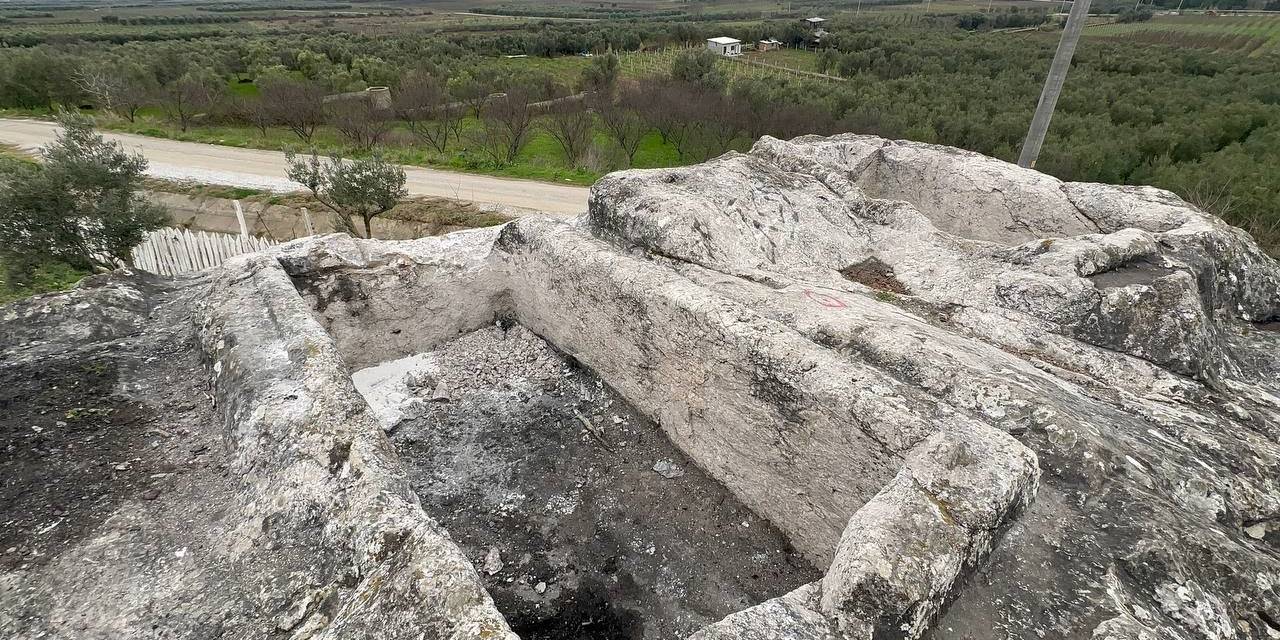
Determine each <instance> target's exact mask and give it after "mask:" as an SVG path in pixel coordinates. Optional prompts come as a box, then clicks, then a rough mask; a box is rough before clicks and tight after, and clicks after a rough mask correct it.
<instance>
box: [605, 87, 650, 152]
mask: <svg viewBox="0 0 1280 640" xmlns="http://www.w3.org/2000/svg"><path fill="white" fill-rule="evenodd" d="M592 102H593V105H594V109H595V112H596V114H597V115H599V116H600V124H601V126H602V127H603V128H604V131H605V133H606V134H608V135H609V139H611V140H613V143H614V144H616V145H618V148H619V149H621V150H622V153H623V155H625V156H626V157H627V166H631V164H632V163H634V162H635V159H636V151H638V150H639V149H640V142H641V141H642V140H644V136H645V134H647V133H649V131H650V126H649V124H648V123H647V122H645V119H644V118H643V117H642V116H641V113H642V112H643V111H644V109H645V106H646V104H647V102H648V98H647V94H646V92H644V91H643V90H642V89H641V88H640V86H639V85H636V84H627V85H625V86H623V87H620V88H619V89H618V92H617V95H616V96H610V95H608V94H605V93H600V94H596V96H595V99H594V100H593V101H592Z"/></svg>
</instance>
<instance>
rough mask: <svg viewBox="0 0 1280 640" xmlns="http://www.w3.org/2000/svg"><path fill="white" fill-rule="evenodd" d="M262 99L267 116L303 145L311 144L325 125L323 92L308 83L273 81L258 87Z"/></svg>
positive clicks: (290, 80) (287, 79)
mask: <svg viewBox="0 0 1280 640" xmlns="http://www.w3.org/2000/svg"><path fill="white" fill-rule="evenodd" d="M259 96H260V98H261V100H262V106H263V108H264V109H265V110H266V112H267V115H268V116H269V117H270V118H271V119H272V120H273V121H275V122H278V123H280V124H282V125H284V126H285V127H288V129H289V130H290V131H292V132H293V133H294V135H296V136H298V138H299V139H301V140H302V141H303V142H307V143H309V142H311V138H312V137H313V136H314V135H315V132H316V128H317V127H319V126H320V125H322V124H324V122H325V118H326V114H325V109H324V90H323V89H321V88H320V87H319V86H317V85H316V84H314V83H312V82H309V81H306V80H293V79H290V78H271V79H268V80H263V81H262V82H261V83H260V84H259Z"/></svg>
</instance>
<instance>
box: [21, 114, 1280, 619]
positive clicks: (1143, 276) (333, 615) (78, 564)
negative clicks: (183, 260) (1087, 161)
mask: <svg viewBox="0 0 1280 640" xmlns="http://www.w3.org/2000/svg"><path fill="white" fill-rule="evenodd" d="M87 313H92V314H93V315H92V317H91V318H89V319H88V320H86V315H85V314H87ZM0 314H3V317H2V318H0V322H2V324H0V349H3V353H4V365H3V367H2V368H0V375H3V376H4V379H5V381H6V384H4V385H3V387H2V388H4V389H6V392H5V393H7V394H9V395H8V396H6V397H5V399H4V406H6V407H16V408H18V411H9V412H7V413H6V417H5V418H4V421H3V423H2V424H3V425H4V433H5V437H6V439H7V445H6V451H7V453H6V458H5V463H4V464H5V466H4V471H5V477H6V483H5V485H4V491H5V492H6V498H8V499H7V500H5V501H4V502H3V504H5V505H14V506H12V507H9V506H6V507H5V510H6V513H5V514H4V517H3V518H0V522H2V523H3V525H0V535H3V538H4V539H3V541H2V542H0V547H3V548H4V549H3V550H4V553H5V555H4V556H3V562H2V563H0V569H2V570H3V573H2V574H0V602H3V604H4V606H2V607H0V631H3V632H4V634H5V635H6V636H12V637H32V638H34V637H40V636H41V635H45V636H49V635H53V636H59V637H76V638H97V637H113V638H127V637H139V638H142V637H159V636H163V635H173V636H181V637H194V638H199V637H209V638H213V637H268V636H274V637H289V638H345V637H385V638H401V637H404V638H418V637H427V638H503V637H506V638H512V637H515V636H516V634H517V633H519V634H520V636H521V637H526V638H541V637H546V638H560V637H610V638H657V637H681V636H688V637H692V638H698V639H700V640H707V639H712V638H714V639H720V638H726V639H727V638H741V639H765V638H829V639H839V638H872V637H875V638H923V637H931V638H988V637H995V636H1000V637H1019V638H1021V637H1037V638H1084V637H1091V638H1135V639H1136V638H1188V639H1190V638H1260V639H1261V638H1274V637H1276V636H1277V635H1280V622H1277V621H1280V595H1278V593H1277V585H1280V560H1277V557H1278V556H1277V553H1276V544H1277V541H1280V490H1278V488H1277V481H1278V480H1277V479H1278V478H1280V460H1278V457H1280V443H1278V442H1277V440H1278V431H1280V355H1278V354H1280V332H1276V331H1275V330H1274V328H1275V326H1276V323H1277V322H1278V320H1280V265H1277V263H1276V261H1275V260H1274V259H1272V258H1270V257H1268V256H1266V255H1264V254H1263V253H1262V252H1261V251H1260V250H1259V249H1258V247H1257V246H1256V244H1254V243H1253V241H1252V240H1251V239H1250V238H1249V237H1248V236H1247V235H1246V234H1244V233H1243V232H1241V231H1239V230H1238V229H1234V228H1232V227H1230V226H1228V225H1226V224H1224V223H1222V222H1221V221H1219V220H1217V219H1216V218H1213V217H1211V216H1208V215H1206V214H1204V213H1202V212H1200V211H1198V210H1196V209H1195V208H1193V207H1191V206H1189V205H1187V204H1185V203H1183V202H1182V201H1181V200H1178V199H1177V198H1176V197H1174V196H1172V195H1171V194H1169V193H1167V192H1163V191H1159V190H1156V189H1151V188H1140V187H1113V186H1105V185H1094V184H1079V183H1062V182H1060V181H1057V180H1055V179H1053V178H1051V177H1048V176H1045V175H1043V174H1039V173H1036V172H1034V171H1029V170H1024V169H1019V168H1017V167H1015V166H1012V165H1009V164H1007V163H1003V162H999V161H996V160H992V159H989V158H985V157H982V156H979V155H976V154H971V153H967V152H962V151H957V150H954V149H948V148H943V147H936V146H931V145H923V144H916V143H907V142H895V141H887V140H882V139H879V138H871V137H860V136H838V137H834V138H799V139H796V140H792V141H781V140H774V139H769V138H765V139H763V140H761V141H760V142H759V143H757V145H756V146H755V148H754V149H753V150H752V151H751V152H750V153H747V154H729V155H726V156H724V157H721V158H718V159H716V160H713V161H710V162H708V163H705V164H702V165H697V166H693V167H687V168H681V169H664V170H649V171H627V172H620V173H616V174H612V175H610V176H607V177H605V178H604V179H602V180H601V181H599V182H598V183H597V184H596V186H595V187H594V188H593V192H592V199H591V204H590V210H589V211H588V212H587V213H586V215H584V216H583V217H582V218H580V219H579V220H578V221H576V222H575V223H574V224H564V223H560V222H555V221H551V220H547V219H539V218H525V219H521V220H518V221H515V222H512V223H509V224H507V225H504V226H502V227H497V228H492V229H483V230H476V231H467V232H459V233H454V234H449V235H446V236H441V237H435V238H426V239H421V240H415V241H407V242H379V241H364V240H354V239H350V238H347V237H343V236H326V237H321V238H311V239H305V240H300V241H295V242H293V243H290V244H288V245H284V246H282V247H278V248H276V249H273V250H272V251H271V252H269V253H265V254H258V255H254V256H247V257H244V258H241V259H237V260H235V261H232V262H231V263H228V264H227V265H224V267H222V268H220V269H218V270H215V271H213V272H210V273H208V274H203V275H200V276H197V277H192V278H187V279H183V280H179V281H172V282H156V281H153V280H151V279H148V278H145V277H143V276H140V275H136V274H129V273H120V274H116V275H113V276H112V277H110V278H98V279H94V280H92V281H90V282H87V283H86V284H85V285H82V286H81V287H79V288H78V289H76V290H74V291H71V292H68V293H63V294H54V295H49V296H43V297H40V298H36V299H33V300H31V301H27V302H23V303H18V304H15V305H10V306H8V307H5V308H4V309H3V311H0ZM73 318H75V319H78V321H77V322H63V321H64V320H70V319H73ZM96 318H101V321H100V322H99V321H98V320H96ZM197 363H199V364H197ZM87 372H88V373H87ZM353 373H354V374H355V377H356V380H355V381H354V382H353V380H352V375H353ZM357 387H359V389H357ZM55 388H56V389H58V392H56V393H50V392H43V393H42V392H41V391H42V390H45V389H55ZM9 389H13V391H8V390H9ZM68 390H70V391H68ZM371 405H372V406H371ZM116 443H118V444H116ZM104 444H105V445H109V446H103V445H104ZM50 460H51V461H56V464H49V463H48V462H47V461H50ZM78 478H86V479H88V480H89V482H90V484H85V485H83V487H84V490H83V491H79V494H78V493H77V491H74V490H68V489H67V488H68V487H78V486H81V485H78V484H77V482H76V479H78ZM10 479H15V480H10ZM80 494H82V495H80ZM209 496H212V499H210V498H209ZM55 502H56V503H57V508H56V509H50V510H48V511H47V512H46V511H42V509H44V508H45V505H46V504H52V503H55ZM651 549H652V551H651Z"/></svg>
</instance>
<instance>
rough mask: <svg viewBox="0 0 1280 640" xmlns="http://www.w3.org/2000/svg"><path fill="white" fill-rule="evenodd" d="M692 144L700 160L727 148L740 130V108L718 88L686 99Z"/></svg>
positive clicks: (741, 118)
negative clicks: (689, 111) (692, 123)
mask: <svg viewBox="0 0 1280 640" xmlns="http://www.w3.org/2000/svg"><path fill="white" fill-rule="evenodd" d="M689 105H690V107H691V108H692V109H693V112H692V114H691V120H692V122H694V123H695V126H694V127H693V134H694V137H695V146H696V148H697V150H698V151H699V155H700V157H701V159H702V160H706V159H708V158H711V157H714V156H717V155H720V154H722V153H724V152H726V151H728V150H729V149H730V148H731V147H732V145H733V141H734V140H737V139H738V136H740V135H741V134H742V122H743V119H744V118H743V115H742V109H741V108H740V107H739V105H738V104H737V103H735V102H734V101H733V100H730V99H728V98H727V97H726V96H725V95H724V94H723V93H720V92H719V91H710V90H704V91H699V92H697V93H695V94H694V95H693V100H691V101H690V102H689Z"/></svg>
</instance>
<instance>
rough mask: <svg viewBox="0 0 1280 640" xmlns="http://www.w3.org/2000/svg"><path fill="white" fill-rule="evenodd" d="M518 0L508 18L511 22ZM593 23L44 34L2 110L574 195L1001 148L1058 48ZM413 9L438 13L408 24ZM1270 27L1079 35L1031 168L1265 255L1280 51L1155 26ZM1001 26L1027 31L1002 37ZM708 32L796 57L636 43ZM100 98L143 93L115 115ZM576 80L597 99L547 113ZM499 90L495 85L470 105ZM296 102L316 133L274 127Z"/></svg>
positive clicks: (975, 32) (948, 29)
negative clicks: (384, 99)
mask: <svg viewBox="0 0 1280 640" xmlns="http://www.w3.org/2000/svg"><path fill="white" fill-rule="evenodd" d="M881 4H883V3H881ZM513 6H514V5H511V6H508V7H505V8H503V9H505V10H507V11H508V12H509V13H517V12H516V11H515V10H514V9H513V8H512V7H513ZM896 6H897V5H892V4H891V5H887V6H882V7H881V8H894V7H896ZM721 8H723V7H721ZM500 10H501V9H500ZM388 11H389V10H388ZM579 13H581V12H579ZM590 13H592V19H590V20H582V19H576V20H577V21H570V20H567V19H558V20H530V19H524V20H522V21H520V20H519V19H518V18H506V17H504V18H472V19H473V20H478V22H467V23H452V22H448V23H446V22H439V23H436V26H435V27H434V28H433V30H429V31H428V30H425V29H424V30H414V29H413V28H411V26H405V27H403V28H402V29H399V30H393V31H390V32H387V33H377V34H365V33H362V32H360V28H362V27H360V25H365V24H366V23H365V22H360V21H359V20H354V19H353V20H351V21H342V20H339V21H338V22H337V23H336V24H335V25H333V26H332V28H328V29H326V28H324V27H323V26H320V25H317V24H316V23H315V21H309V22H307V23H306V25H307V26H306V29H305V30H304V29H301V28H299V29H291V28H284V27H273V28H271V29H270V30H269V32H263V33H258V32H252V31H246V32H244V33H226V34H222V35H214V36H210V37H194V38H192V39H188V40H171V41H163V42H146V41H131V42H126V43H123V44H114V43H106V42H90V41H85V40H76V39H74V38H67V39H58V40H56V41H42V43H40V44H36V45H33V46H26V47H22V46H19V47H9V48H7V49H0V107H7V108H10V109H13V110H16V111H15V112H19V113H47V112H50V111H51V110H52V109H54V108H56V107H57V106H59V105H72V106H81V107H84V108H88V109H91V110H93V111H94V112H96V113H98V114H100V115H101V116H102V117H101V118H100V123H101V124H102V125H103V126H107V127H113V128H119V129H126V130H129V131H134V132H138V133H145V134H149V135H162V136H170V137H177V138H183V139H192V140H202V141H209V142H220V143H224V144H236V145H243V146H262V147H269V148H282V147H295V148H299V147H306V146H317V147H320V148H321V149H322V150H323V149H332V150H343V151H345V152H346V153H347V154H348V155H349V156H355V157H360V156H361V155H362V154H367V153H369V152H370V151H371V150H372V149H374V148H380V149H382V150H383V153H384V154H385V155H386V156H387V157H389V158H392V159H395V160H397V161H400V162H407V163H419V164H432V165H440V166H446V167H450V168H454V169H460V170H466V171H479V172H489V173H497V174H502V175H511V176H520V177H531V178H540V179H549V180H556V181H566V180H567V181H570V182H575V183H580V184H589V183H590V182H592V181H593V180H594V179H596V178H597V177H599V176H600V175H602V174H603V173H604V172H606V171H609V170H612V169H617V168H624V167H627V166H636V167H657V166H670V165H675V164H687V163H692V162H698V161H701V160H704V159H706V158H708V157H712V156H714V155H717V154H719V153H722V152H724V151H726V150H729V149H744V148H747V147H748V146H749V145H750V144H751V143H752V141H753V140H754V139H755V138H757V137H758V136H760V135H765V134H768V135H774V136H779V137H790V136H795V135H800V134H805V133H819V134H831V133H839V132H855V133H868V134H876V135H882V136H886V137H890V138H908V139H913V140H920V141H925V142H934V143H939V144H946V145H953V146H957V147H962V148H966V149H971V150H974V151H978V152H981V153H985V154H989V155H993V156H996V157H999V158H1003V159H1006V160H1013V159H1014V158H1015V157H1016V155H1017V151H1018V148H1019V146H1020V145H1021V140H1022V137H1023V136H1024V135H1025V132H1026V128H1027V125H1028V122H1029V120H1030V115H1031V112H1032V110H1033V108H1034V107H1035V104H1036V101H1037V97H1038V94H1039V91H1040V87H1041V84H1042V82H1043V80H1044V74H1045V71H1046V70H1047V68H1048V65H1049V60H1050V59H1051V57H1052V54H1053V50H1054V47H1055V46H1056V43H1057V38H1058V32H1057V31H1056V30H1054V29H1053V28H1052V27H1050V26H1048V25H1047V24H1045V21H1046V14H1045V13H1044V12H1043V11H1042V10H1036V9H1019V8H1017V7H1016V6H1014V7H1011V8H1009V9H1006V10H1001V11H992V12H984V11H975V12H967V11H966V12H962V13H956V14H940V13H930V12H926V11H911V12H905V11H899V12H890V11H886V12H881V13H875V14H870V13H868V12H863V13H861V14H860V15H859V14H855V13H853V12H846V13H839V14H836V15H834V16H833V17H832V19H831V20H830V21H829V23H828V29H829V31H830V32H831V34H830V35H829V36H827V37H826V38H824V39H823V40H822V42H821V44H820V46H814V44H813V43H812V42H811V41H810V39H809V38H808V35H807V33H806V31H805V29H804V28H803V26H802V25H800V24H799V23H798V21H797V20H795V19H793V18H786V19H777V20H761V19H747V18H745V17H743V16H739V15H737V14H717V13H716V12H707V13H704V14H701V15H696V16H695V15H684V14H680V15H676V14H671V15H666V14H652V13H651V14H644V13H643V12H637V11H633V10H627V11H625V12H621V13H625V14H626V15H625V16H621V15H620V16H617V17H615V16H612V15H610V13H609V12H590ZM235 15H240V14H239V13H236V14H235ZM564 15H568V14H567V13H566V14H564ZM574 15H575V16H576V15H578V14H574ZM716 15H727V16H728V17H727V18H726V19H725V21H718V20H717V19H716ZM428 18H430V19H433V20H435V19H437V18H439V16H424V15H414V16H412V17H405V18H404V19H403V22H404V23H405V24H406V25H412V24H417V23H416V22H414V21H415V20H420V19H422V20H425V19H428ZM360 20H364V18H361V19H360ZM513 20H516V21H514V22H513ZM1263 20H1271V19H1270V18H1257V19H1254V18H1239V17H1234V16H1220V17H1209V16H1203V17H1196V18H1190V17H1188V18H1179V19H1177V20H1174V19H1171V18H1169V17H1166V16H1156V17H1155V18H1154V19H1152V20H1148V21H1145V22H1135V23H1128V24H1118V25H1114V26H1106V27H1091V28H1090V30H1089V31H1088V32H1087V33H1088V34H1090V35H1089V36H1088V37H1086V38H1085V39H1084V40H1083V41H1082V46H1081V47H1080V48H1079V49H1078V50H1077V53H1076V60H1075V63H1074V65H1073V69H1072V72H1071V75H1070V76H1069V78H1068V81H1067V85H1066V88H1065V90H1064V92H1063V95H1062V99H1061V101H1060V102H1059V105H1058V111H1057V114H1056V115H1055V118H1054V120H1053V126H1052V128H1051V129H1050V132H1049V137H1048V140H1047V141H1046V143H1045V145H1044V151H1043V154H1042V156H1041V158H1040V160H1039V163H1038V165H1037V168H1038V169H1041V170H1043V171H1046V172H1048V173H1051V174H1053V175H1055V176H1058V177H1060V178H1063V179H1066V180H1081V181H1097V182H1107V183H1116V184H1153V185H1156V186H1160V187H1164V188H1168V189H1171V190H1173V191H1175V192H1177V193H1178V194H1180V195H1182V196H1183V197H1184V198H1187V199H1188V200H1190V201H1192V202H1194V203H1196V204H1198V205H1200V206H1202V207H1204V208H1206V209H1209V210H1210V211H1212V212H1214V213H1216V214H1218V215H1220V216H1222V217H1224V218H1226V219H1227V220H1229V221H1230V222H1232V223H1234V224H1237V225H1240V226H1243V227H1245V228H1247V229H1249V230H1250V231H1251V232H1252V233H1253V234H1254V235H1255V236H1256V237H1257V238H1258V239H1259V240H1260V241H1261V242H1263V243H1264V244H1265V245H1266V246H1267V247H1269V249H1270V250H1271V251H1273V252H1274V251H1277V248H1278V247H1280V55H1275V54H1273V53H1270V52H1269V50H1268V47H1269V46H1271V45H1270V44H1266V45H1265V46H1264V45H1257V46H1254V45H1253V44H1250V45H1248V46H1240V47H1236V46H1229V43H1226V44H1224V43H1225V42H1226V41H1223V42H1224V43H1218V44H1213V43H1210V44H1213V46H1208V45H1206V46H1197V45H1196V44H1195V42H1184V41H1180V40H1177V39H1176V38H1175V39H1173V40H1170V41H1169V42H1168V43H1162V42H1163V40H1161V39H1160V38H1163V36H1161V37H1160V38H1156V37H1153V36H1151V35H1150V33H1151V32H1152V30H1156V31H1159V30H1162V29H1164V30H1168V29H1169V28H1171V27H1177V29H1178V30H1175V31H1172V32H1170V33H1181V34H1183V35H1179V36H1177V37H1178V38H1184V39H1186V38H1191V39H1194V38H1198V37H1205V38H1208V37H1215V38H1216V37H1218V36H1217V35H1212V36H1211V35H1210V34H1209V32H1210V31H1213V30H1214V29H1219V25H1221V26H1222V27H1223V28H1227V27H1231V28H1244V29H1252V30H1253V31H1248V32H1247V33H1246V32H1241V33H1240V34H1235V35H1233V33H1234V32H1231V31H1223V33H1222V37H1226V38H1237V37H1247V38H1264V37H1265V38H1268V39H1267V40H1266V42H1267V43H1270V42H1272V40H1271V39H1270V38H1272V36H1271V35H1267V34H1270V33H1271V31H1269V29H1271V25H1272V24H1274V23H1270V22H1266V23H1264V22H1260V21H1263ZM237 24H239V23H237ZM244 24H245V25H246V26H247V25H249V24H251V23H244ZM252 24H257V23H252ZM1232 25H1236V27H1232ZM64 26H65V25H64ZM224 26H225V25H216V27H217V28H223V27H224ZM23 28H24V29H27V30H31V29H33V28H34V27H30V26H24V27H23ZM131 28H136V27H131ZM253 28H255V29H256V28H260V25H259V26H256V27H253ZM1006 28H1011V29H1023V30H1022V31H1018V32H1002V31H999V30H1000V29H1006ZM1027 29H1029V30H1027ZM1108 30H1109V31H1108ZM1196 30H1200V31H1203V32H1204V33H1201V34H1200V35H1196V33H1197V32H1196ZM1219 30H1220V29H1219ZM1255 32H1256V33H1255ZM3 33H4V32H3V30H2V29H0V35H2V34H3ZM1108 34H1110V35H1108ZM712 35H731V36H734V37H737V38H740V39H742V40H744V41H746V42H754V41H756V40H758V39H761V38H767V37H775V38H778V39H780V40H782V41H783V42H784V43H785V44H786V45H788V46H790V47H797V46H799V47H803V49H804V50H799V49H797V48H790V49H786V50H784V51H779V52H768V53H760V54H755V55H753V56H752V59H753V60H756V61H758V62H762V63H766V64H768V65H772V67H777V68H769V67H765V66H763V65H755V66H750V65H747V64H745V63H744V62H743V61H727V60H711V61H708V60H705V59H697V58H701V57H700V56H698V55H695V54H694V53H692V52H690V53H684V54H682V53H679V52H676V53H671V54H668V55H665V56H659V57H655V56H654V54H651V53H644V54H636V53H634V52H637V51H641V50H643V51H653V50H655V49H660V48H667V49H668V50H670V49H672V48H675V49H679V48H682V47H692V48H693V49H694V50H696V49H697V48H698V47H699V46H700V44H701V42H702V40H703V39H704V38H706V37H708V36H712ZM1249 42H1251V43H1252V42H1253V41H1252V40H1250V41H1249ZM610 50H612V51H613V52H616V53H617V54H618V58H617V60H618V61H620V64H616V65H615V63H614V62H611V61H612V60H614V58H613V56H611V55H606V54H605V52H608V51H610ZM592 52H594V53H595V54H596V55H595V56H594V57H590V58H588V57H583V56H581V55H577V54H584V53H592ZM507 56H527V57H516V58H510V57H507ZM655 60H656V61H657V62H655ZM677 63H679V64H677ZM610 65H614V66H610ZM677 67H678V68H677ZM786 69H793V70H795V71H796V72H807V73H809V74H814V73H822V74H826V75H828V76H834V77H836V78H835V79H832V78H817V77H813V76H805V75H803V73H786V72H784V71H785V70H786ZM673 71H674V74H673ZM273 83H274V88H272V85H273ZM379 85H382V86H389V87H391V88H392V94H393V95H394V96H398V97H397V98H396V100H397V102H396V104H395V105H392V108H390V109H386V110H383V111H380V112H377V113H373V112H370V113H363V114H361V113H351V112H349V111H351V110H349V109H348V110H345V111H347V112H344V113H335V109H334V107H333V106H331V105H330V106H325V107H321V106H320V104H319V99H320V97H321V96H323V95H326V94H333V93H337V92H350V91H359V90H361V89H363V88H365V87H367V86H379ZM121 87H126V88H127V89H128V90H127V91H119V89H120V88H121ZM264 88H266V89H269V90H266V91H264V90H262V89H264ZM112 90H117V92H118V93H121V95H128V96H138V97H141V98H142V99H141V100H140V101H138V100H133V99H132V98H129V99H122V100H123V101H126V102H130V104H128V105H122V104H121V102H122V100H116V101H115V103H114V104H108V103H110V102H111V100H109V99H104V98H105V97H106V96H107V95H108V94H109V93H110V92H111V91H112ZM583 91H586V92H589V94H590V96H592V97H590V98H589V99H570V100H567V101H563V102H556V103H549V104H553V105H558V106H554V107H552V106H547V104H548V103H543V102H542V101H545V100H556V99H562V98H565V97H566V96H571V95H573V94H575V93H578V92H583ZM495 93H496V94H499V95H501V96H503V97H502V98H500V99H497V100H496V101H495V100H494V99H488V100H486V96H490V95H491V94H495ZM281 96H284V97H281ZM402 97H403V98H402ZM284 99H288V100H295V101H296V100H302V102H298V103H295V104H286V105H283V106H282V105H280V104H276V105H274V107H275V108H274V112H281V111H283V112H284V113H283V114H280V113H276V115H272V112H273V109H272V106H273V105H271V104H269V103H270V102H271V101H278V100H284ZM414 100H417V101H418V102H417V103H414ZM135 102H136V104H134V103H135ZM538 105H542V106H538ZM303 107H306V108H305V109H304V108H303ZM299 112H311V113H313V114H314V119H315V122H312V123H311V124H309V125H307V126H305V127H303V128H302V129H299V127H297V126H290V125H289V124H288V123H287V122H285V120H288V119H289V116H290V115H296V114H297V113H299ZM294 124H295V125H296V123H294ZM304 130H305V133H304Z"/></svg>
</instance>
